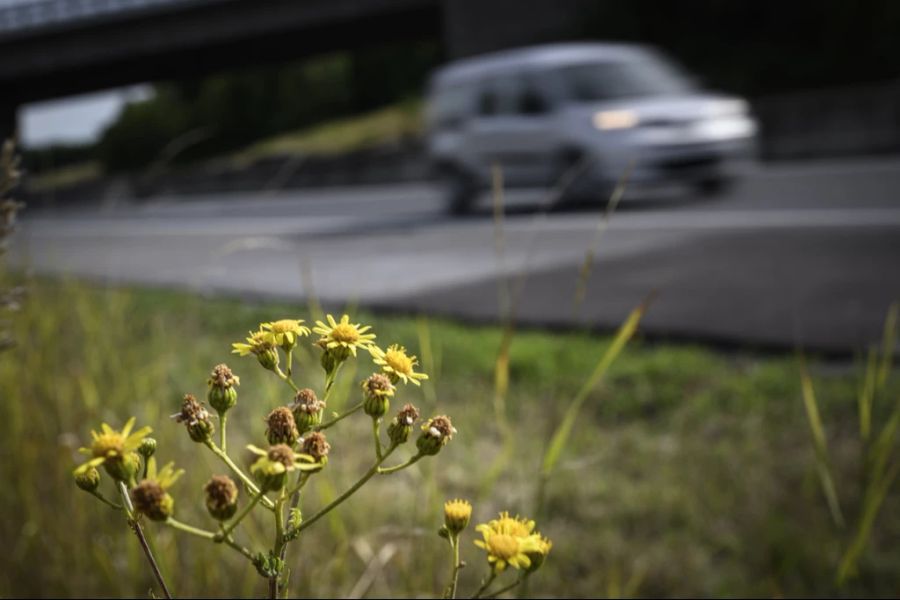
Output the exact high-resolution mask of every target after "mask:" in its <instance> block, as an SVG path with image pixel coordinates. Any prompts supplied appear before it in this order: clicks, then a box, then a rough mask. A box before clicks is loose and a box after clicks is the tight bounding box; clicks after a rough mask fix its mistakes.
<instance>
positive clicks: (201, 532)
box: [165, 517, 255, 560]
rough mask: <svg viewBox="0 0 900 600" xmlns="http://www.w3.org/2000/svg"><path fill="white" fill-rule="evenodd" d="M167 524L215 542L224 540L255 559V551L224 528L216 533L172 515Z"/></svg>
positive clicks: (251, 558) (249, 557)
mask: <svg viewBox="0 0 900 600" xmlns="http://www.w3.org/2000/svg"><path fill="white" fill-rule="evenodd" d="M165 524H166V525H168V526H169V527H171V528H173V529H177V530H179V531H183V532H185V533H190V534H191V535H196V536H197V537H200V538H203V539H205V540H212V541H214V542H218V541H222V542H223V543H224V544H226V545H227V546H230V547H231V548H234V549H235V550H237V551H238V552H240V553H241V554H243V555H244V556H245V557H246V558H248V559H249V560H255V557H254V556H253V553H252V552H250V550H248V549H247V548H244V547H243V546H241V545H240V544H238V543H236V542H235V541H234V538H232V537H231V536H230V535H227V534H225V533H224V528H223V530H222V531H219V532H218V533H216V532H214V531H208V530H206V529H201V528H199V527H194V526H193V525H188V524H187V523H182V522H181V521H178V520H177V519H173V518H172V517H169V518H168V519H166V521H165Z"/></svg>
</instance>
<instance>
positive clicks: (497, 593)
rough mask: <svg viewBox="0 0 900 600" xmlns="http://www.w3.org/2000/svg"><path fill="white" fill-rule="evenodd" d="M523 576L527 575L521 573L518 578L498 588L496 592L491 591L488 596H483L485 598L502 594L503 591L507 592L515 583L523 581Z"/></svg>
mask: <svg viewBox="0 0 900 600" xmlns="http://www.w3.org/2000/svg"><path fill="white" fill-rule="evenodd" d="M525 577H527V575H523V576H521V577H519V578H518V579H516V580H515V581H513V582H512V583H511V584H509V585H508V586H506V587H502V588H500V589H499V590H497V591H496V592H493V593H492V594H491V595H490V596H485V598H496V597H497V596H499V595H500V594H503V593H506V592H508V591H509V590H511V589H513V588H514V587H516V586H517V585H519V584H520V583H522V582H523V581H525Z"/></svg>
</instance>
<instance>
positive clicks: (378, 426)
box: [372, 419, 382, 460]
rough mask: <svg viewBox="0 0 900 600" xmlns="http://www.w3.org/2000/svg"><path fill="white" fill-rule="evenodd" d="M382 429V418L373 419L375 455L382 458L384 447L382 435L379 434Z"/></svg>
mask: <svg viewBox="0 0 900 600" xmlns="http://www.w3.org/2000/svg"><path fill="white" fill-rule="evenodd" d="M380 430H381V419H372V436H373V437H374V438H375V457H376V458H378V459H379V460H381V458H382V456H381V453H382V448H381V437H380V436H379V435H378V433H379V431H380Z"/></svg>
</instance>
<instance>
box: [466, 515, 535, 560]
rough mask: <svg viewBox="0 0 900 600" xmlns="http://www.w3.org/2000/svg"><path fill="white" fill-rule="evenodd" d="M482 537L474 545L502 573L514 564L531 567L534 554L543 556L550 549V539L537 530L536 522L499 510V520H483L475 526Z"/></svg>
mask: <svg viewBox="0 0 900 600" xmlns="http://www.w3.org/2000/svg"><path fill="white" fill-rule="evenodd" d="M475 530H476V531H478V532H480V533H481V535H482V537H483V538H484V539H483V540H475V545H476V546H478V547H479V548H483V549H484V550H485V551H486V552H487V558H488V562H489V563H490V564H491V566H492V567H493V569H494V571H495V572H497V573H499V572H501V571H503V570H505V569H506V567H507V566H511V567H513V568H515V569H531V568H532V558H531V557H532V556H534V555H536V554H537V555H540V556H544V555H545V554H546V552H549V541H546V543H545V541H544V540H543V538H541V536H540V534H537V533H532V531H534V521H526V520H525V519H520V518H519V517H515V518H513V517H510V516H509V513H505V512H503V513H500V518H499V519H493V520H491V521H489V522H487V523H482V524H481V525H478V526H477V527H476V528H475Z"/></svg>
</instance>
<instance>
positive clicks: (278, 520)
mask: <svg viewBox="0 0 900 600" xmlns="http://www.w3.org/2000/svg"><path fill="white" fill-rule="evenodd" d="M287 499H288V496H287V493H286V490H285V489H284V488H282V489H281V496H280V497H279V498H278V500H277V501H276V502H275V548H273V550H272V556H277V557H279V558H280V557H281V556H283V555H284V550H285V546H286V542H285V539H284V502H285V500H287ZM278 578H279V575H278V574H276V575H272V576H270V577H269V598H270V600H275V598H277V597H278Z"/></svg>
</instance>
